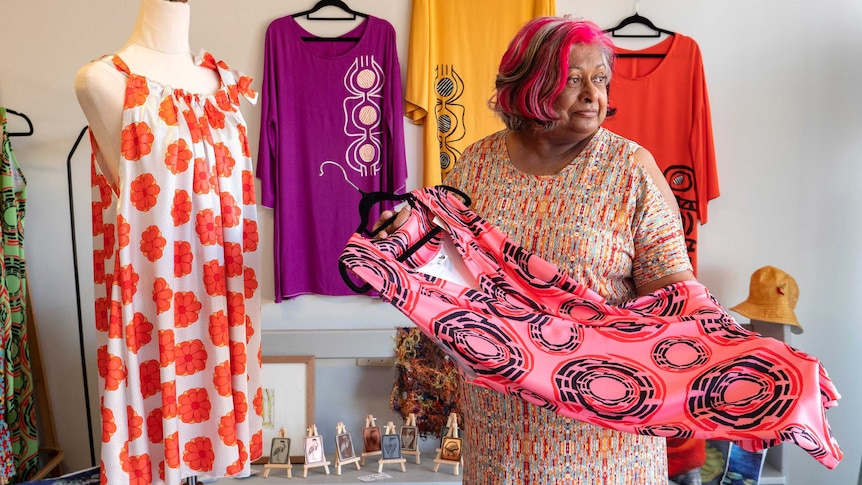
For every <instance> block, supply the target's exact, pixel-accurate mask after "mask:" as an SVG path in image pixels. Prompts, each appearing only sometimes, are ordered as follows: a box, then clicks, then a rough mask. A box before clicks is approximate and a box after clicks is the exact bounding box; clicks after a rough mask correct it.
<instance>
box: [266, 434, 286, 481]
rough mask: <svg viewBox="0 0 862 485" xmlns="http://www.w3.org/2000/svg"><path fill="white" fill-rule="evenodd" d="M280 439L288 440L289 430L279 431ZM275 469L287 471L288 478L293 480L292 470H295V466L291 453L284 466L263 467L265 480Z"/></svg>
mask: <svg viewBox="0 0 862 485" xmlns="http://www.w3.org/2000/svg"><path fill="white" fill-rule="evenodd" d="M278 437H279V438H287V430H286V429H285V428H281V429H279V430H278ZM273 468H275V469H280V470H287V478H293V472H292V471H291V468H293V465H291V464H290V453H288V456H287V463H283V464H282V463H267V464H265V465H264V466H263V478H266V477H268V476H269V472H270V470H272V469H273Z"/></svg>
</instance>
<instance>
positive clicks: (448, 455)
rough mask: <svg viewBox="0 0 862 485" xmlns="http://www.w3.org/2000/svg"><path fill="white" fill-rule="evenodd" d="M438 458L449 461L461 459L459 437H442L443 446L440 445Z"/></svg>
mask: <svg viewBox="0 0 862 485" xmlns="http://www.w3.org/2000/svg"><path fill="white" fill-rule="evenodd" d="M440 458H442V459H444V460H449V461H459V460H461V438H452V437H451V436H444V437H443V446H441V447H440Z"/></svg>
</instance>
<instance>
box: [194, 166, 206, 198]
mask: <svg viewBox="0 0 862 485" xmlns="http://www.w3.org/2000/svg"><path fill="white" fill-rule="evenodd" d="M193 190H194V191H195V193H196V194H200V195H203V194H207V193H209V191H210V174H209V165H207V161H206V160H205V159H203V158H196V159H195V178H194V182H193Z"/></svg>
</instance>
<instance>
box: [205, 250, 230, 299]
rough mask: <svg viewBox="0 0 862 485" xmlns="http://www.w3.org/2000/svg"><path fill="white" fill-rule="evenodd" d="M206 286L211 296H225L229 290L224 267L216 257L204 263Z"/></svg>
mask: <svg viewBox="0 0 862 485" xmlns="http://www.w3.org/2000/svg"><path fill="white" fill-rule="evenodd" d="M204 286H205V287H206V290H207V294H208V295H210V296H224V295H225V293H226V292H227V282H226V281H225V276H224V267H223V266H219V265H218V261H217V260H215V259H214V260H212V261H208V262H207V263H205V264H204Z"/></svg>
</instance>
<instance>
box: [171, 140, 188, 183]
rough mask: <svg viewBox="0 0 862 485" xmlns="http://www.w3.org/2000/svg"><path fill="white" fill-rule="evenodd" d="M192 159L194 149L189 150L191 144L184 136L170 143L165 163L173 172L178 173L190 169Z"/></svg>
mask: <svg viewBox="0 0 862 485" xmlns="http://www.w3.org/2000/svg"><path fill="white" fill-rule="evenodd" d="M191 160H192V151H191V150H189V145H188V144H187V143H186V141H185V140H183V139H182V138H180V139H179V140H177V141H176V142H175V143H171V144H170V145H168V153H166V154H165V165H166V166H167V167H168V170H170V171H171V173H172V174H174V175H176V174H178V173H183V172H185V171H186V170H188V169H189V162H191Z"/></svg>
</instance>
